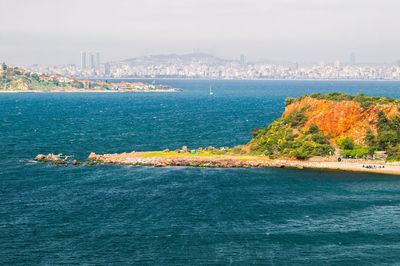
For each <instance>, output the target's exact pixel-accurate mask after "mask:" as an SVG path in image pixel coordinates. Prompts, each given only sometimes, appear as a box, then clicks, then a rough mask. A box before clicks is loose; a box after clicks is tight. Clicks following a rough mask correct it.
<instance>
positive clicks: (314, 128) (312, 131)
mask: <svg viewBox="0 0 400 266" xmlns="http://www.w3.org/2000/svg"><path fill="white" fill-rule="evenodd" d="M318 131H319V128H318V126H317V125H316V124H311V125H310V127H309V128H308V130H307V132H306V134H315V133H317V132H318Z"/></svg>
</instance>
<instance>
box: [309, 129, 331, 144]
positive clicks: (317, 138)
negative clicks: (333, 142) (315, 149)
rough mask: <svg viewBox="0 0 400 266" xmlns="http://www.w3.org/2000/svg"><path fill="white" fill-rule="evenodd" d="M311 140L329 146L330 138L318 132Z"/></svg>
mask: <svg viewBox="0 0 400 266" xmlns="http://www.w3.org/2000/svg"><path fill="white" fill-rule="evenodd" d="M311 140H312V141H314V142H315V143H318V144H329V137H328V136H327V135H324V133H322V132H318V131H317V132H315V133H314V134H312V136H311Z"/></svg>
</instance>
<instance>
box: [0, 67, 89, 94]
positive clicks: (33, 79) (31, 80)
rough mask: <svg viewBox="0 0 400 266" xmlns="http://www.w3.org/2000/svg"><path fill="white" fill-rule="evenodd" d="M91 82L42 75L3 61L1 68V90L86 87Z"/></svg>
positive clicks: (44, 89)
mask: <svg viewBox="0 0 400 266" xmlns="http://www.w3.org/2000/svg"><path fill="white" fill-rule="evenodd" d="M88 84H89V83H88V82H86V83H84V82H82V81H80V80H78V79H74V78H67V77H63V76H61V75H40V74H37V73H31V72H28V71H25V70H24V69H21V68H17V67H8V66H7V65H6V64H5V63H2V65H1V68H0V90H3V91H30V90H32V91H36V90H40V91H46V90H56V89H60V88H69V89H70V88H76V89H80V88H84V87H85V86H86V87H88V86H89V85H88Z"/></svg>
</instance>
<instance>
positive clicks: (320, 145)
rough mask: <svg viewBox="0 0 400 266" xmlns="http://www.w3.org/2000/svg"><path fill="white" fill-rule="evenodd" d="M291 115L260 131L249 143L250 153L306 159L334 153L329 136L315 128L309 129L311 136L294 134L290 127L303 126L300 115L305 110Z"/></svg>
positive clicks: (308, 134)
mask: <svg viewBox="0 0 400 266" xmlns="http://www.w3.org/2000/svg"><path fill="white" fill-rule="evenodd" d="M293 113H294V114H293ZM293 113H291V114H290V115H289V116H287V117H285V118H283V119H277V120H275V121H274V122H273V123H272V124H270V125H269V126H268V127H267V128H264V129H261V130H260V131H259V132H258V134H257V135H256V137H255V138H253V140H252V141H251V153H252V154H255V155H260V154H264V155H267V156H269V157H270V158H279V157H296V158H298V159H307V158H310V157H312V156H328V155H330V154H331V153H333V152H334V150H335V149H334V148H333V147H332V146H330V144H329V141H328V140H329V138H330V136H328V135H324V134H323V132H322V131H320V130H319V129H318V130H316V127H315V126H313V127H312V129H311V131H312V132H313V134H310V133H309V132H306V134H305V135H299V134H297V133H294V132H293V131H294V129H293V128H292V126H293V125H296V126H298V125H299V124H304V123H305V122H306V121H307V120H306V119H305V120H303V116H302V115H301V114H304V113H305V109H304V110H301V111H300V112H296V111H295V112H293ZM299 114H300V115H299ZM288 117H289V118H288ZM304 117H305V116H304ZM299 118H300V119H299ZM317 128H318V127H317Z"/></svg>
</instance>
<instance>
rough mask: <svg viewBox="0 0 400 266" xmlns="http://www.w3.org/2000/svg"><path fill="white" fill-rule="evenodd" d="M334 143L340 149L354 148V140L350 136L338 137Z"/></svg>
mask: <svg viewBox="0 0 400 266" xmlns="http://www.w3.org/2000/svg"><path fill="white" fill-rule="evenodd" d="M336 143H337V144H338V146H339V148H341V149H342V150H352V149H354V141H353V138H350V137H342V138H339V139H338V140H337V141H336Z"/></svg>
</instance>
